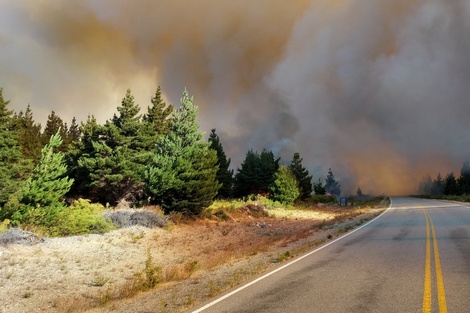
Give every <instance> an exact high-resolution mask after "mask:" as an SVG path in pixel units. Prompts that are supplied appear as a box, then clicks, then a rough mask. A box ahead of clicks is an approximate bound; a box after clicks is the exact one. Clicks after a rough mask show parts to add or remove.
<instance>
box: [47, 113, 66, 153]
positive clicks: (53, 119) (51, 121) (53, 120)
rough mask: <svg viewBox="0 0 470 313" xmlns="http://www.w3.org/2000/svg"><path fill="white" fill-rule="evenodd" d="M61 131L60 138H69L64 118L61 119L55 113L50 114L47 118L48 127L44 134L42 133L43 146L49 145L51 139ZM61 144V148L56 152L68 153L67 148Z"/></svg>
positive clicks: (57, 148)
mask: <svg viewBox="0 0 470 313" xmlns="http://www.w3.org/2000/svg"><path fill="white" fill-rule="evenodd" d="M59 130H60V137H61V138H62V141H61V142H62V143H63V138H66V137H67V126H66V125H65V124H64V121H63V120H62V118H60V117H59V116H58V115H57V114H56V113H55V112H54V111H52V112H51V114H49V116H48V117H47V122H46V127H45V128H44V132H43V133H42V140H41V141H42V144H43V145H47V144H48V143H49V139H50V138H51V137H52V136H53V135H55V134H56V133H57V131H59ZM62 143H61V144H60V146H59V147H56V148H55V149H56V151H59V150H60V151H62V152H65V151H67V147H65V146H64V145H62Z"/></svg>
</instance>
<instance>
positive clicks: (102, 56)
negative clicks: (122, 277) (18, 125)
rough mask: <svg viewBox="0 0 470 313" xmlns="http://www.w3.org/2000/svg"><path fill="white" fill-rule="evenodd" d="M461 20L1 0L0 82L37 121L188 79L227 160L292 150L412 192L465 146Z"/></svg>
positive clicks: (272, 3) (385, 8)
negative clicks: (128, 92) (265, 151)
mask: <svg viewBox="0 0 470 313" xmlns="http://www.w3.org/2000/svg"><path fill="white" fill-rule="evenodd" d="M469 33H470V3H469V2H468V1H466V0H453V1H438V0H427V1H424V0H411V1H410V0H407V1H404V0H396V1H388V0H376V1H365V0H355V1H346V0H335V1H326V0H313V1H307V0H305V1H289V2H286V1H284V0H265V1H255V2H253V1H215V0H201V1H183V0H181V1H174V0H171V1H170V0H161V1H150V0H149V1H147V0H137V1H125V0H113V1H111V0H101V1H93V0H89V1H83V0H81V1H78V0H77V1H58V0H43V1H39V0H38V1H34V2H33V1H26V0H24V1H14V2H13V1H1V0H0V49H1V54H0V68H1V73H2V75H0V86H2V87H4V94H5V97H6V98H7V99H11V100H12V101H11V104H12V106H13V108H15V110H18V111H19V110H22V109H24V108H25V107H26V105H27V104H28V103H29V104H31V106H32V108H33V112H34V114H35V117H36V119H37V120H38V121H41V122H42V123H44V121H45V119H46V118H47V115H48V114H49V113H50V111H51V110H54V111H56V112H57V113H58V114H59V115H60V116H61V117H63V118H64V119H65V120H67V121H70V120H71V118H72V116H76V117H77V118H78V119H79V120H85V119H86V116H87V115H88V114H90V113H92V114H94V115H96V116H97V117H98V119H99V120H100V121H101V122H103V121H104V120H106V119H108V118H110V117H111V116H112V114H113V113H114V111H115V108H116V107H117V105H118V104H119V103H120V100H121V99H122V97H123V96H124V94H125V90H126V89H127V88H131V89H132V90H133V93H134V95H135V97H136V100H137V102H138V103H139V104H140V105H141V106H142V108H143V109H145V108H146V107H147V106H148V105H149V99H150V97H151V96H152V95H153V92H154V90H155V89H156V86H157V85H161V86H162V88H163V91H164V92H165V97H166V98H167V100H168V101H169V102H171V103H178V100H179V97H180V95H181V92H182V90H183V89H184V87H187V88H188V89H189V91H190V93H192V94H194V96H195V100H196V102H197V104H198V105H199V107H200V119H201V126H202V128H203V129H204V130H205V131H207V132H208V131H209V130H210V129H211V128H217V131H218V133H219V135H220V137H221V139H222V142H223V144H224V147H225V149H226V153H227V154H228V155H229V156H231V157H232V159H233V160H232V164H233V165H234V166H238V165H239V164H240V162H241V161H242V160H243V158H244V155H245V153H246V151H247V150H248V149H249V148H253V149H256V150H258V151H260V150H261V149H263V148H269V149H273V151H275V152H276V153H278V154H279V155H280V156H282V157H283V159H284V160H285V161H286V162H289V161H290V158H291V157H292V154H293V152H296V151H299V152H300V153H301V155H302V157H303V158H304V162H305V165H307V166H308V168H309V170H310V171H311V172H312V173H313V174H314V175H315V180H316V179H317V178H318V177H320V175H322V176H323V177H324V176H325V173H326V171H327V169H328V168H329V167H332V169H333V171H334V173H335V176H336V178H337V179H338V180H340V182H341V183H342V186H343V190H344V191H347V192H351V191H352V192H354V191H355V189H356V188H357V186H360V187H361V189H362V190H363V191H364V192H367V193H369V192H370V193H381V192H384V193H388V194H398V193H409V192H414V191H415V189H416V188H417V185H418V181H419V180H420V179H421V177H422V176H423V175H425V174H427V173H429V174H431V175H435V174H436V173H435V172H437V171H441V172H442V173H443V174H445V173H447V172H449V171H451V170H454V171H458V170H459V169H460V166H461V165H462V163H463V162H464V161H465V160H468V156H469V151H470V136H468V135H467V134H468V132H469V128H470V127H469V126H468V125H469V124H468V123H466V122H467V120H468V117H470V105H469V104H468V99H470V88H468V86H469V84H470V62H469V61H470V60H469V59H470V36H468V34H469Z"/></svg>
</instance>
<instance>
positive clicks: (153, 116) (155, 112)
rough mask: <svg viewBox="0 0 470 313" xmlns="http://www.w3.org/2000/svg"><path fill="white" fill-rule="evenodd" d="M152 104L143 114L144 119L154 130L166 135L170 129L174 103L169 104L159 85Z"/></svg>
mask: <svg viewBox="0 0 470 313" xmlns="http://www.w3.org/2000/svg"><path fill="white" fill-rule="evenodd" d="M150 101H151V103H152V106H151V107H148V108H147V114H145V115H144V116H143V121H144V122H145V123H148V124H149V125H150V126H151V128H152V130H153V131H154V132H155V133H157V134H158V135H165V134H167V133H168V131H169V127H170V119H171V114H172V113H173V110H174V108H173V105H172V104H169V105H167V104H166V103H165V102H164V101H163V98H162V90H161V88H160V86H158V88H157V90H156V91H155V96H153V97H152V98H151V100H150Z"/></svg>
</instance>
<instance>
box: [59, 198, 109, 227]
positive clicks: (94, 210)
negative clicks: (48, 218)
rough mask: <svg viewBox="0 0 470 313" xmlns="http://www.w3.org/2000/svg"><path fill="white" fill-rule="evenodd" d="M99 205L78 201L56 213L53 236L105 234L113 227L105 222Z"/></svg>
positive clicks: (83, 200) (101, 207)
mask: <svg viewBox="0 0 470 313" xmlns="http://www.w3.org/2000/svg"><path fill="white" fill-rule="evenodd" d="M103 210H104V207H103V206H102V205H101V204H96V203H90V201H89V200H86V199H78V200H76V201H74V203H73V204H72V205H71V206H70V207H68V208H64V209H63V210H62V211H61V212H59V213H58V218H57V220H56V224H55V225H54V226H52V227H51V229H50V234H51V235H53V236H73V235H81V234H91V233H98V234H101V233H105V232H108V231H110V230H111V229H113V228H114V227H115V226H114V224H112V223H111V222H109V221H106V220H105V218H104V216H103V214H102V213H103Z"/></svg>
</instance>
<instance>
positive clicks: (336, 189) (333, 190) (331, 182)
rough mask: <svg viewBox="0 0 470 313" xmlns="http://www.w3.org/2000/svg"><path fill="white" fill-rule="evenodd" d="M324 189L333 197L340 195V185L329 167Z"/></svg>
mask: <svg viewBox="0 0 470 313" xmlns="http://www.w3.org/2000/svg"><path fill="white" fill-rule="evenodd" d="M325 190H326V192H327V193H329V194H331V195H332V196H335V197H339V196H340V195H341V185H340V184H339V182H338V181H337V180H336V179H335V175H333V171H332V170H331V168H330V169H328V175H327V176H326V180H325Z"/></svg>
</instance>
